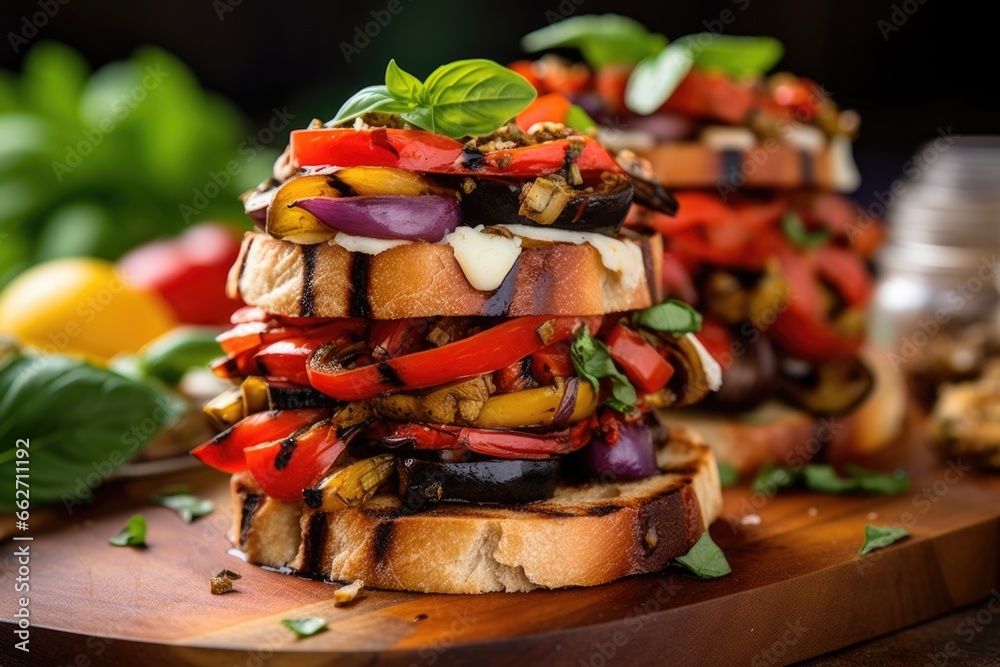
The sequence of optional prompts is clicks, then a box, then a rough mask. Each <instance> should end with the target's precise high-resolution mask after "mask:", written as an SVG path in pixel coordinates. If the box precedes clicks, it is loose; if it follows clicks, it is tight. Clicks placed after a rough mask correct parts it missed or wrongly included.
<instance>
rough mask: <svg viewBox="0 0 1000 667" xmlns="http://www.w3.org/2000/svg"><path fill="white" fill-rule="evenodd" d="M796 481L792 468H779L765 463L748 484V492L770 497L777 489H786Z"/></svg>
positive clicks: (795, 474) (796, 474) (795, 473)
mask: <svg viewBox="0 0 1000 667" xmlns="http://www.w3.org/2000/svg"><path fill="white" fill-rule="evenodd" d="M796 481H798V473H797V472H796V471H795V470H794V469H792V468H779V467H778V466H776V465H774V464H773V463H771V462H768V463H765V464H764V465H763V466H761V468H760V470H758V471H757V475H756V476H755V477H754V478H753V482H751V484H750V490H751V491H752V492H754V493H763V494H765V495H768V496H771V495H774V493H775V492H776V491H777V490H778V489H787V488H789V487H791V486H794V485H795V483H796Z"/></svg>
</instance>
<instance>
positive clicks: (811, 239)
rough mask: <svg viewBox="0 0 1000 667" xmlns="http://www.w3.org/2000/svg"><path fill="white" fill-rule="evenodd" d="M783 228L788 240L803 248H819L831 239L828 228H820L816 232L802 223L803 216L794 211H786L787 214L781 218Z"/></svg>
mask: <svg viewBox="0 0 1000 667" xmlns="http://www.w3.org/2000/svg"><path fill="white" fill-rule="evenodd" d="M781 229H782V230H783V231H784V232H785V236H787V237H788V240H789V241H791V242H792V245H794V246H795V247H797V248H802V249H803V250H809V249H811V248H818V247H819V246H821V245H823V244H824V243H826V242H827V241H828V240H829V239H830V231H829V230H828V229H819V230H817V231H815V232H810V231H809V230H807V229H806V226H805V225H804V224H803V223H802V218H800V217H799V216H798V214H797V213H795V212H794V211H788V212H787V213H785V216H784V217H783V218H782V219H781Z"/></svg>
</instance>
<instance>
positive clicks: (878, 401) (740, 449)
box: [668, 352, 906, 475]
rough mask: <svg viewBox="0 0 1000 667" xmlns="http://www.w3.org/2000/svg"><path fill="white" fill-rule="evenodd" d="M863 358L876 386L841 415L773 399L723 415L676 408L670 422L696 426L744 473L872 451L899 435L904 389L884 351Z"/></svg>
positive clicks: (721, 457) (719, 454)
mask: <svg viewBox="0 0 1000 667" xmlns="http://www.w3.org/2000/svg"><path fill="white" fill-rule="evenodd" d="M865 358H866V361H867V362H868V364H869V367H870V368H871V370H872V373H873V374H874V376H875V386H874V387H873V389H872V393H871V394H870V395H869V396H868V398H867V399H865V401H864V402H863V403H862V404H861V405H859V406H858V407H857V408H856V409H855V410H853V411H852V412H850V413H848V414H846V415H842V416H840V417H822V418H819V419H817V418H816V417H813V416H812V415H809V414H807V413H805V412H802V411H801V410H796V409H794V408H791V407H788V406H787V405H784V404H781V403H778V402H777V401H768V402H767V403H765V404H764V405H762V406H760V407H758V408H756V409H754V410H751V411H749V412H744V413H738V414H727V413H720V412H710V411H707V410H700V409H694V410H687V409H685V410H678V411H672V412H670V413H669V415H668V419H669V421H670V423H671V424H679V425H682V426H685V427H687V428H689V429H694V430H696V431H697V432H698V433H700V434H701V435H702V436H704V437H705V439H706V440H707V441H708V442H709V443H710V444H711V446H712V451H713V452H714V453H715V456H716V458H717V459H718V460H719V461H720V462H723V463H726V464H728V465H730V466H732V467H734V468H736V469H737V470H738V471H739V472H741V473H743V474H744V475H752V474H753V473H754V472H756V470H757V469H758V468H760V467H761V466H762V465H764V464H765V463H767V462H773V463H775V464H777V465H783V466H793V467H794V466H802V465H805V463H807V462H808V461H810V460H812V459H813V458H814V457H815V456H816V455H817V454H818V453H819V451H820V450H821V449H822V450H823V451H824V453H825V456H826V457H827V458H828V459H829V460H830V461H831V462H833V463H837V462H844V461H851V460H854V459H856V458H858V457H862V456H867V455H869V454H872V453H874V452H876V451H878V450H880V449H882V448H883V447H886V446H888V445H889V444H891V443H893V442H894V441H896V439H898V438H899V437H900V435H902V430H903V423H904V418H905V413H906V387H905V385H904V384H903V380H902V378H901V377H900V375H899V373H897V372H895V371H893V370H892V369H891V368H889V364H888V361H886V359H885V356H884V355H877V354H874V353H872V352H868V353H866V355H865Z"/></svg>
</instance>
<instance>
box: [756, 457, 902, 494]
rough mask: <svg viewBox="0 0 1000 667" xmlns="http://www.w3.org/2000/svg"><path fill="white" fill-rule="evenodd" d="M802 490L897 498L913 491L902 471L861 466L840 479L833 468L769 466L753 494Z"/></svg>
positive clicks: (851, 468) (760, 474) (763, 469)
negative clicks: (788, 489)
mask: <svg viewBox="0 0 1000 667" xmlns="http://www.w3.org/2000/svg"><path fill="white" fill-rule="evenodd" d="M791 487H796V488H802V489H805V490H807V491H814V492H816V493H834V494H843V493H873V494H881V495H887V496H889V495H894V494H897V493H902V492H904V491H906V490H907V489H908V488H910V478H909V476H908V475H907V474H906V473H905V472H903V471H902V470H896V471H893V472H891V473H883V472H878V471H876V470H868V469H867V468H862V467H860V466H856V465H851V466H848V467H847V477H841V476H840V475H839V474H838V473H837V471H836V469H834V467H833V466H831V465H828V464H825V463H809V464H807V465H805V466H804V467H803V468H802V469H801V470H796V469H795V468H789V467H779V466H775V465H774V464H773V463H767V464H765V465H764V466H763V467H761V469H760V470H759V471H758V472H757V476H756V477H755V478H754V481H753V484H752V485H751V489H752V490H753V492H754V493H764V494H767V495H773V494H774V492H775V491H776V490H777V489H784V488H791Z"/></svg>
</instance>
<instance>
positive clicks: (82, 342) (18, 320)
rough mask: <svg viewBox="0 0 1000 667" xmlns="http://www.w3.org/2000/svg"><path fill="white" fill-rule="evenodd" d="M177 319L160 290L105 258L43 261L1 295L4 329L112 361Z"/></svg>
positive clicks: (57, 349) (0, 326)
mask: <svg viewBox="0 0 1000 667" xmlns="http://www.w3.org/2000/svg"><path fill="white" fill-rule="evenodd" d="M176 324H177V323H176V321H175V319H174V316H173V315H172V314H171V311H170V309H169V307H168V306H167V305H166V303H165V302H163V301H162V300H161V298H160V297H159V295H157V294H154V293H152V292H141V291H138V290H136V289H135V288H134V287H130V286H129V285H127V284H126V283H125V282H124V281H123V280H122V276H121V275H120V274H119V273H118V272H117V271H116V270H115V266H114V264H111V263H110V262H105V261H103V260H99V259H91V258H69V259H57V260H52V261H49V262H43V263H42V264H39V265H37V266H35V267H33V268H31V269H29V270H27V271H25V272H24V273H22V274H21V275H19V276H18V277H17V278H15V279H14V280H13V281H12V282H11V283H10V285H8V286H7V288H6V289H5V290H4V291H3V293H2V294H0V332H7V333H11V334H13V335H15V336H17V337H18V338H20V339H21V341H23V342H24V343H26V344H28V345H33V346H35V347H38V348H41V349H42V351H44V352H47V353H50V354H78V355H83V356H86V357H90V358H93V359H94V360H96V361H106V360H107V359H109V358H111V357H113V356H114V355H116V354H119V353H121V352H136V351H137V350H138V349H139V348H140V347H142V346H143V345H145V344H146V343H147V342H149V341H150V340H152V339H153V338H156V337H157V336H159V335H160V334H162V333H164V332H166V331H168V330H169V329H171V328H173V327H174V326H176Z"/></svg>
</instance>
